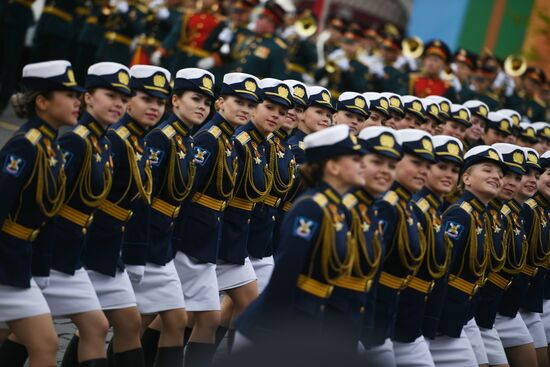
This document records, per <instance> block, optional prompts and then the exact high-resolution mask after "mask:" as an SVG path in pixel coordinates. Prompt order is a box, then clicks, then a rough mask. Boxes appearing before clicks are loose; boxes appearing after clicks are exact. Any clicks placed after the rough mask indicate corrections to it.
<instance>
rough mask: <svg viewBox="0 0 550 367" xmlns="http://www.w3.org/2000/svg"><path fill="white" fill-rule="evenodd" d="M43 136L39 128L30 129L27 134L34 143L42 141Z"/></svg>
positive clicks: (28, 138) (26, 136)
mask: <svg viewBox="0 0 550 367" xmlns="http://www.w3.org/2000/svg"><path fill="white" fill-rule="evenodd" d="M41 137H42V133H41V132H40V130H38V129H30V130H29V131H27V133H26V134H25V138H26V139H27V140H28V141H30V142H31V144H32V145H36V144H38V142H39V141H40V138H41Z"/></svg>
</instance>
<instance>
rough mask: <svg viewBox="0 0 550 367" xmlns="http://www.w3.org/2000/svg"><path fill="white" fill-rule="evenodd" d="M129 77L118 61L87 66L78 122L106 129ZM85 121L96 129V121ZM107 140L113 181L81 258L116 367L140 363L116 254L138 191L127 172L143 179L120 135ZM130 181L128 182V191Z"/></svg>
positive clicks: (129, 293) (135, 319) (136, 319)
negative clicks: (106, 326)
mask: <svg viewBox="0 0 550 367" xmlns="http://www.w3.org/2000/svg"><path fill="white" fill-rule="evenodd" d="M129 82H130V70H129V69H128V68H127V67H126V66H124V65H122V64H117V63H112V62H103V63H97V64H95V65H92V66H91V67H90V68H89V69H88V74H87V76H86V90H87V92H86V93H85V95H84V102H85V106H86V109H85V112H84V114H83V116H82V121H84V120H93V121H95V123H96V124H98V125H99V126H101V127H102V128H104V129H106V128H108V127H109V126H111V125H113V124H115V123H116V122H117V121H118V120H120V118H121V117H122V116H123V115H124V113H125V111H126V106H127V104H128V100H129V98H130V97H131V95H132V91H131V89H130V87H129ZM89 126H90V127H91V128H92V129H93V128H95V124H94V125H89ZM109 141H110V143H111V151H110V159H111V161H112V162H113V164H112V170H113V180H112V182H113V183H112V185H111V190H110V191H109V194H108V195H107V198H106V199H105V200H104V201H103V202H102V203H101V204H100V205H99V208H98V211H97V212H96V213H95V214H94V221H93V222H92V224H91V225H90V227H89V228H88V231H87V235H86V245H85V247H84V252H83V254H82V261H83V263H84V266H85V267H86V270H87V271H88V276H89V277H90V280H91V281H92V284H93V286H94V289H95V291H96V294H97V297H98V299H99V303H100V304H101V308H102V309H103V311H104V313H105V315H106V316H107V319H108V320H109V323H110V324H111V325H112V326H113V331H114V336H113V339H112V348H114V349H113V352H114V356H113V357H114V361H115V363H116V364H117V365H120V366H140V365H143V354H142V350H141V343H140V340H139V338H140V326H141V318H140V316H139V311H138V309H137V307H136V297H135V295H134V291H133V289H132V284H131V283H130V278H129V277H128V274H127V273H126V271H124V268H123V267H121V266H120V265H121V260H120V256H119V255H120V247H121V245H122V236H123V234H124V232H123V231H124V229H123V228H124V224H125V223H126V221H127V220H128V219H129V217H130V216H131V211H130V209H129V208H130V207H131V201H132V200H133V199H134V197H135V196H136V194H137V190H136V188H135V186H132V185H134V184H133V180H134V178H135V177H134V175H133V174H132V173H134V174H136V175H137V179H139V180H140V185H141V184H142V181H141V180H142V178H141V177H142V176H143V178H145V174H143V173H141V172H139V170H138V171H137V172H133V171H132V169H131V167H132V166H133V165H134V162H135V158H134V155H133V154H132V156H131V157H128V154H127V153H126V148H125V147H124V145H122V144H121V143H120V140H118V139H113V138H112V137H111V138H110V139H109ZM130 159H131V161H130ZM129 186H132V189H131V190H130V189H129ZM74 342H76V340H75V341H74ZM74 342H73V343H74ZM68 357H69V356H68V355H67V359H68ZM75 357H76V355H75ZM108 357H109V358H110V357H111V356H108ZM67 362H68V360H67Z"/></svg>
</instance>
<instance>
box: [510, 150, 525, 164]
mask: <svg viewBox="0 0 550 367" xmlns="http://www.w3.org/2000/svg"><path fill="white" fill-rule="evenodd" d="M524 158H525V156H524V155H523V153H521V152H515V153H514V154H513V155H512V159H513V160H514V162H515V163H517V164H522V163H523V159H524Z"/></svg>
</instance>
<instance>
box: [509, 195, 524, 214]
mask: <svg viewBox="0 0 550 367" xmlns="http://www.w3.org/2000/svg"><path fill="white" fill-rule="evenodd" d="M506 205H508V207H509V208H510V209H511V210H512V212H514V213H516V214H518V215H519V213H520V212H521V205H519V203H518V202H517V201H516V200H515V199H512V200H510V201H508V202H507V203H506Z"/></svg>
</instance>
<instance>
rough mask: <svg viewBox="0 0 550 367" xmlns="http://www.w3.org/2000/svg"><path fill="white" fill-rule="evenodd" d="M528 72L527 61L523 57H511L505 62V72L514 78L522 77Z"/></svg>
mask: <svg viewBox="0 0 550 367" xmlns="http://www.w3.org/2000/svg"><path fill="white" fill-rule="evenodd" d="M525 70H527V59H525V57H523V56H521V55H509V56H508V57H506V59H505V60H504V72H506V74H507V75H508V76H511V77H512V78H515V77H518V76H522V75H523V73H525Z"/></svg>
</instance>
